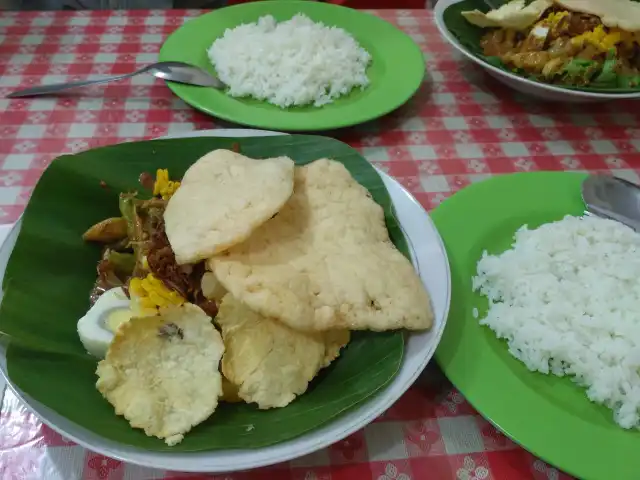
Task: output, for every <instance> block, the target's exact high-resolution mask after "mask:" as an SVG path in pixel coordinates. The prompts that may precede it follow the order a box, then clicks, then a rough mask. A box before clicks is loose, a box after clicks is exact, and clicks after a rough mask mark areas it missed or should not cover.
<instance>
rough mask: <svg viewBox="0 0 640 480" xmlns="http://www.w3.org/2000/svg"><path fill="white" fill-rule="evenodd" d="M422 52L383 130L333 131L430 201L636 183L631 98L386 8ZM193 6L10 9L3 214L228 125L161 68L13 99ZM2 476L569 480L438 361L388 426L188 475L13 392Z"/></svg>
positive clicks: (0, 22) (7, 404) (129, 59)
mask: <svg viewBox="0 0 640 480" xmlns="http://www.w3.org/2000/svg"><path fill="white" fill-rule="evenodd" d="M374 13H376V14H378V15H380V16H382V17H384V18H386V19H387V20H389V21H391V22H393V23H395V24H396V25H398V26H399V27H401V28H402V29H403V30H405V31H406V32H407V33H409V34H410V35H411V36H412V37H413V39H414V40H415V41H416V42H417V43H418V44H419V45H420V46H421V48H422V49H423V51H424V54H425V58H426V60H427V64H428V80H427V82H425V84H424V86H423V88H422V89H421V90H420V92H419V93H418V94H417V96H416V97H415V98H414V99H413V100H412V101H411V102H410V103H409V104H407V105H406V106H404V107H403V108H401V109H399V110H398V111H396V112H395V113H393V114H391V115H389V116H387V117H385V118H383V119H381V120H379V121H377V122H373V123H369V124H365V125H362V126H359V127H355V128H352V129H347V130H342V131H339V132H331V133H329V134H330V135H332V136H334V137H336V138H339V139H341V140H343V141H345V142H347V143H349V144H351V145H353V146H355V147H356V148H358V149H359V150H360V151H361V152H362V153H363V154H364V155H365V156H366V157H367V158H368V159H369V160H371V161H372V162H374V163H375V164H376V165H378V166H380V167H381V168H382V169H383V170H385V171H386V172H388V173H389V174H391V175H393V176H394V177H396V178H398V179H399V180H400V181H401V182H402V183H403V184H404V185H405V187H407V188H408V189H409V190H410V191H411V192H412V193H413V194H414V195H415V196H416V197H417V198H418V199H419V200H420V202H421V203H422V204H423V205H424V206H425V207H426V208H427V209H430V208H432V207H434V206H436V205H438V204H439V203H440V202H442V201H443V200H444V199H445V198H447V197H448V196H449V195H451V193H452V192H455V191H457V190H459V189H461V188H464V187H465V186H466V185H468V184H470V183H472V182H477V181H480V180H483V179H485V178H487V177H488V176H491V175H495V174H502V173H508V172H515V171H531V170H574V171H615V173H616V174H617V175H619V176H622V177H625V178H628V179H630V180H632V181H638V180H639V176H638V174H639V173H640V154H638V147H640V127H639V122H638V117H639V115H640V113H638V110H637V108H636V107H635V105H634V104H633V103H632V102H628V101H627V102H620V103H609V104H587V105H582V106H571V105H559V104H545V103H541V102H539V101H536V100H527V99H525V98H523V97H520V96H519V95H517V94H515V93H513V92H511V91H509V90H507V89H505V87H503V86H501V85H500V84H498V83H495V81H493V80H490V79H489V78H487V77H486V76H485V75H484V74H483V73H482V72H481V71H480V70H479V69H477V68H475V67H472V66H470V65H469V64H466V63H463V62H462V61H461V60H460V59H459V58H457V57H455V56H454V55H452V51H451V49H450V48H449V47H448V46H447V45H446V44H445V43H444V42H443V41H442V39H441V38H440V36H439V35H438V32H437V31H436V28H435V26H434V25H433V22H432V16H431V13H430V12H428V11H424V10H423V11H417V10H416V11H393V10H387V11H378V12H374ZM197 14H198V12H195V11H129V12H126V11H113V12H96V11H93V12H75V13H68V12H30V13H11V12H9V13H7V12H4V13H0V222H12V221H15V220H16V219H17V218H18V216H19V215H20V213H21V212H22V210H23V208H24V205H25V203H26V202H27V200H28V198H29V194H30V192H31V190H32V188H33V186H34V185H35V183H36V182H37V180H38V178H39V176H40V174H41V173H42V171H43V170H44V169H45V168H46V167H47V165H48V164H49V162H50V161H51V160H52V159H53V158H54V157H56V156H58V155H60V154H63V153H69V152H76V151H79V150H82V149H86V148H92V147H97V146H100V145H107V144H113V143H117V142H125V141H132V140H138V139H143V138H152V137H158V136H161V135H166V134H169V133H178V132H186V131H191V130H194V129H206V128H216V127H218V128H219V127H229V126H231V125H228V124H225V123H223V122H221V121H218V120H215V119H212V118H210V117H207V116H205V115H202V114H200V113H198V112H196V111H194V110H192V109H191V108H189V107H188V106H186V105H185V104H184V103H183V102H182V101H180V100H179V99H177V98H175V97H172V95H171V93H170V92H169V90H168V89H167V88H166V87H165V86H163V85H162V84H161V83H160V82H158V81H155V80H153V79H152V78H151V77H145V76H142V77H136V78H134V79H132V80H131V81H130V82H125V83H119V84H111V85H107V86H101V87H97V88H95V89H87V90H85V91H82V92H75V93H73V94H69V95H67V96H64V97H58V98H40V99H26V100H20V99H18V100H7V99H4V98H2V97H3V96H4V95H5V94H7V93H9V92H10V91H12V90H14V89H17V88H19V87H26V86H30V85H35V84H38V83H40V82H55V81H65V80H76V79H81V78H86V77H87V76H91V75H102V74H116V73H124V72H129V71H132V70H133V69H135V68H137V67H140V66H142V65H144V64H147V63H149V62H153V61H154V60H155V59H156V58H157V53H158V50H159V48H160V45H161V44H162V41H163V39H164V38H165V37H166V36H167V35H168V34H169V33H170V32H171V31H173V30H174V29H175V28H176V27H177V26H179V25H181V24H182V23H183V22H184V21H185V20H187V19H189V18H191V17H194V16H196V15H197ZM0 478H3V479H4V478H16V479H17V478H20V479H23V478H24V479H27V478H28V479H36V478H42V479H47V480H75V479H107V480H124V479H127V480H128V479H132V480H133V479H135V480H144V479H160V478H162V479H184V478H191V479H194V478H199V479H205V478H207V479H214V478H215V479H227V480H258V479H277V480H293V479H296V480H298V479H299V480H303V479H304V480H321V479H322V480H340V479H345V480H352V479H353V480H369V479H372V480H408V479H420V480H422V479H434V480H453V479H460V480H467V479H469V480H471V479H478V480H479V479H484V480H489V479H495V480H521V479H522V480H527V479H536V480H542V479H549V480H557V479H566V478H569V477H568V476H566V475H564V474H562V473H561V472H559V471H558V470H556V469H554V468H552V467H550V466H548V465H546V464H545V463H544V462H542V461H541V460H538V459H536V458H535V457H533V456H532V455H530V454H529V453H527V452H526V451H524V450H522V449H521V448H519V447H518V446H516V445H515V444H513V443H512V442H511V441H509V440H508V439H507V438H505V437H504V436H503V435H501V434H500V433H499V432H497V431H496V429H495V428H494V427H493V426H492V425H490V424H489V423H487V422H486V421H485V420H483V419H482V417H481V416H479V415H478V414H477V412H475V411H474V410H473V408H472V407H471V406H470V405H468V404H467V403H466V401H465V399H464V398H463V397H462V396H461V395H460V393H458V392H457V391H456V390H455V389H454V388H453V387H452V386H451V384H449V383H448V382H447V380H446V379H444V378H443V377H442V374H441V373H440V372H439V371H438V369H437V367H435V366H433V365H431V366H430V367H429V368H428V369H427V370H426V372H425V373H424V374H423V376H422V377H421V379H420V380H419V381H418V383H416V385H414V386H413V387H412V388H411V389H410V390H409V391H408V392H407V393H406V394H405V395H404V396H403V397H402V398H401V399H400V401H399V402H398V403H397V404H396V405H395V406H394V407H393V408H391V409H390V410H389V411H388V412H386V413H385V414H384V415H383V416H382V417H381V418H379V419H378V420H377V421H376V422H374V423H373V424H371V425H370V426H368V427H367V428H365V429H364V430H363V431H361V432H358V433H356V434H355V435H353V436H351V437H350V438H348V439H346V440H344V441H342V442H339V443H337V444H336V445H333V446H332V447H330V448H328V449H326V450H323V451H320V452H317V453H314V454H312V455H309V456H307V457H304V458H300V459H298V460H295V461H293V462H290V463H288V464H286V465H277V466H274V467H272V468H267V469H262V470H258V471H254V472H245V473H234V474H227V475H217V476H211V475H188V474H180V473H178V472H164V471H157V470H151V469H146V468H140V467H136V466H132V465H125V464H122V463H121V462H118V461H116V460H112V459H107V458H104V457H102V456H99V455H96V454H94V453H92V452H89V451H86V450H84V449H82V448H80V447H78V446H75V445H73V444H72V443H70V442H68V441H66V440H65V439H63V438H61V437H60V436H59V435H57V434H55V433H53V432H52V431H51V430H49V429H48V428H46V427H44V426H43V425H42V424H41V423H40V422H39V421H38V419H37V418H35V417H34V416H33V415H32V414H30V413H29V412H28V411H27V410H26V409H25V407H24V406H23V405H21V404H20V402H19V401H18V400H17V399H16V398H15V397H14V396H13V394H12V393H11V392H7V393H6V395H5V398H4V402H3V403H2V405H1V408H0Z"/></svg>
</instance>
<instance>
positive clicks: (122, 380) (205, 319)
mask: <svg viewBox="0 0 640 480" xmlns="http://www.w3.org/2000/svg"><path fill="white" fill-rule="evenodd" d="M223 353H224V345H223V343H222V338H221V337H220V334H219V333H218V331H217V330H216V329H215V327H214V326H213V324H212V323H211V318H210V317H209V316H208V315H207V314H206V313H205V312H204V311H202V310H201V309H200V308H199V307H197V306H195V305H192V304H185V305H182V306H180V307H170V308H169V309H167V310H163V311H162V312H161V314H160V315H157V316H151V317H142V318H134V319H132V320H131V321H129V322H127V323H126V324H124V325H122V326H121V327H120V329H119V330H118V332H117V334H116V336H115V338H114V340H113V342H112V343H111V346H110V347H109V350H108V351H107V355H106V357H105V359H104V360H102V361H101V362H100V363H99V364H98V368H97V370H96V374H97V375H98V381H97V382H96V388H97V389H98V390H99V391H100V393H101V394H102V395H103V396H104V398H106V399H107V401H109V403H111V404H112V405H113V406H114V408H115V411H116V414H117V415H122V416H124V417H125V418H126V419H127V420H128V421H129V423H130V424H131V426H132V427H134V428H141V429H143V430H144V432H145V433H146V434H147V435H149V436H154V437H158V438H160V439H163V440H164V441H165V442H166V443H167V445H170V446H172V445H175V444H177V443H179V442H180V441H182V439H183V438H184V435H185V434H186V433H187V432H188V431H189V430H191V429H192V428H193V427H194V426H196V425H198V424H199V423H201V422H203V421H204V420H206V419H207V418H209V416H211V414H212V413H213V412H214V410H215V409H216V407H217V406H218V400H219V398H220V396H221V395H222V378H221V374H220V371H219V366H220V359H221V358H222V354H223Z"/></svg>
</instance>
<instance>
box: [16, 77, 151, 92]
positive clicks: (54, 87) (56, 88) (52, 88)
mask: <svg viewBox="0 0 640 480" xmlns="http://www.w3.org/2000/svg"><path fill="white" fill-rule="evenodd" d="M139 73H142V72H141V71H136V72H133V73H126V74H124V75H114V76H111V77H104V78H98V79H96V80H81V81H79V82H68V83H54V84H51V85H40V86H38V87H32V88H25V89H24V90H16V91H15V92H11V93H10V94H9V95H7V98H20V97H34V96H37V95H49V94H52V93H58V92H61V91H63V90H69V89H72V88H79V87H86V86H88V85H98V84H100V83H108V82H113V81H116V80H124V79H125V78H129V77H133V76H134V75H137V74H139Z"/></svg>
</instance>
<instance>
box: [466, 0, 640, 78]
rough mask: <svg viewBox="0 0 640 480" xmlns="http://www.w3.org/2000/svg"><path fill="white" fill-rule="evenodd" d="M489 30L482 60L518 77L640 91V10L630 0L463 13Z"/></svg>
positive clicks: (538, 2)
mask: <svg viewBox="0 0 640 480" xmlns="http://www.w3.org/2000/svg"><path fill="white" fill-rule="evenodd" d="M462 15H463V16H464V18H465V19H466V20H467V21H468V22H469V23H471V24H473V25H476V26H478V27H481V28H484V29H487V32H486V33H485V34H484V35H483V36H482V38H481V40H480V46H481V48H482V51H483V54H484V55H485V56H486V57H489V59H491V60H494V61H498V62H500V63H502V65H503V66H505V67H506V68H508V69H510V70H512V71H513V72H515V73H519V74H522V75H524V76H527V77H529V78H533V79H536V80H539V81H542V82H545V83H553V84H560V85H566V86H574V87H600V88H634V87H638V86H640V36H639V31H640V4H638V3H636V2H632V1H630V0H607V1H601V0H556V1H553V0H535V1H533V2H531V3H529V4H528V5H525V2H524V1H523V0H514V1H511V2H509V3H507V4H505V5H503V6H502V7H500V8H498V9H495V10H491V11H489V12H487V13H483V12H480V11H479V10H473V11H466V12H462Z"/></svg>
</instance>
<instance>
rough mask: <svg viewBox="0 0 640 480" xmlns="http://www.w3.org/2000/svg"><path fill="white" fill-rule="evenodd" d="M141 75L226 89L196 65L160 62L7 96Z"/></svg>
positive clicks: (43, 91)
mask: <svg viewBox="0 0 640 480" xmlns="http://www.w3.org/2000/svg"><path fill="white" fill-rule="evenodd" d="M141 73H150V74H151V75H153V76H154V77H156V78H161V79H163V80H168V81H170V82H177V83H185V84H187V85H196V86H199V87H213V88H219V89H221V88H224V83H222V82H221V81H220V79H218V78H217V77H214V76H213V75H211V74H209V73H208V72H205V71H204V70H202V69H201V68H199V67H196V66H194V65H189V64H188V63H183V62H158V63H153V64H151V65H147V66H146V67H144V68H141V69H140V70H136V71H135V72H132V73H126V74H124V75H114V76H111V77H104V78H99V79H96V80H82V81H79V82H68V83H55V84H52V85H41V86H39V87H32V88H26V89H24V90H17V91H15V92H12V93H10V94H9V95H7V98H19V97H33V96H36V95H48V94H52V93H58V92H61V91H63V90H69V89H71V88H78V87H86V86H88V85H98V84H100V83H107V82H113V81H116V80H124V79H125V78H131V77H133V76H135V75H139V74H141Z"/></svg>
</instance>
